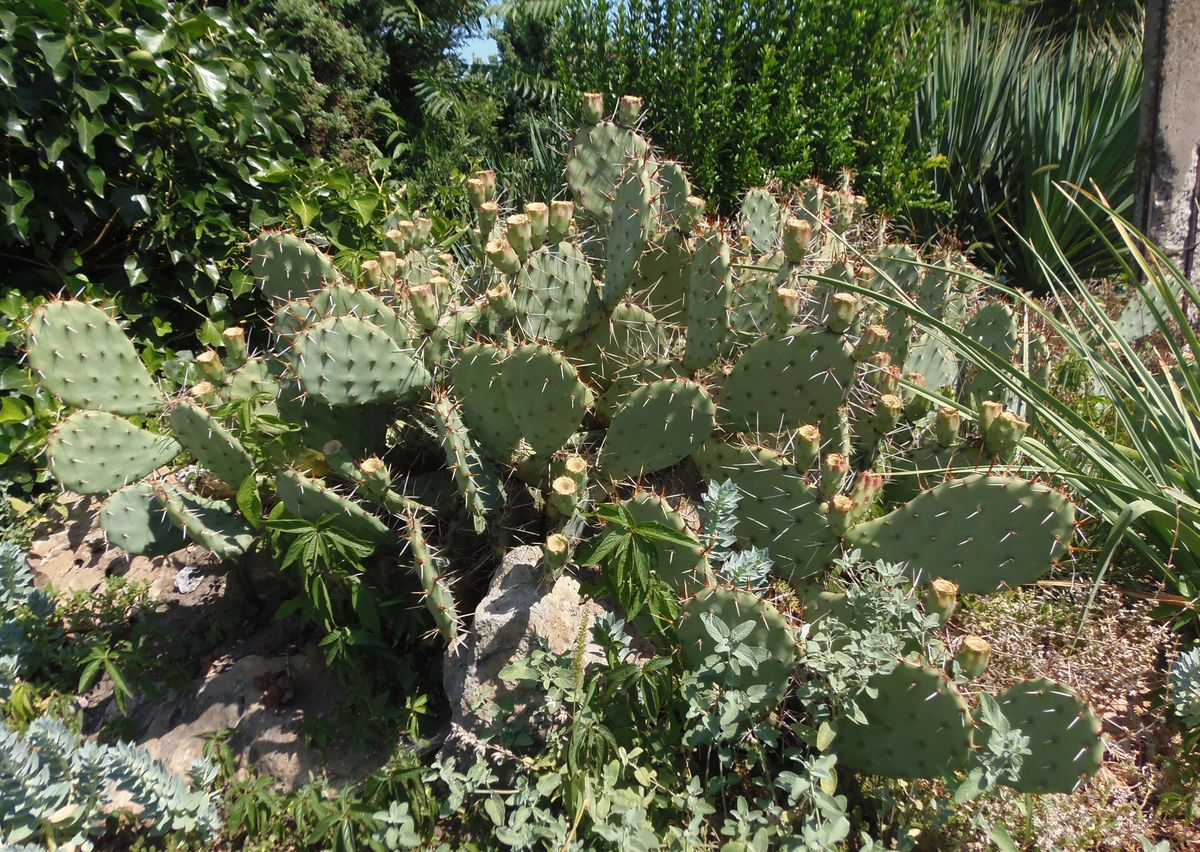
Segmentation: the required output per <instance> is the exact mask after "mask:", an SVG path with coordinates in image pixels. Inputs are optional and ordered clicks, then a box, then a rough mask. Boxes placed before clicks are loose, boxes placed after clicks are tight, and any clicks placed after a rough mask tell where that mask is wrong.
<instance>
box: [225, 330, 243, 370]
mask: <svg viewBox="0 0 1200 852" xmlns="http://www.w3.org/2000/svg"><path fill="white" fill-rule="evenodd" d="M221 343H222V344H223V345H224V346H225V368H226V369H228V370H236V369H238V368H239V367H241V366H242V365H243V364H245V363H246V359H247V358H248V357H249V354H248V353H247V352H246V331H245V329H243V328H241V327H240V326H236V325H235V326H232V327H231V328H227V329H225V330H224V331H222V332H221Z"/></svg>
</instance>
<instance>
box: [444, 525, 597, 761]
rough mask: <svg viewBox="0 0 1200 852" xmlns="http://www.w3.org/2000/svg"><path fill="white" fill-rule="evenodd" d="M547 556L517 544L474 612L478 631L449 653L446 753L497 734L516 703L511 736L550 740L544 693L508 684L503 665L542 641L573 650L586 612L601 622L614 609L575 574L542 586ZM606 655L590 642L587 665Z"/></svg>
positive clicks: (509, 729)
mask: <svg viewBox="0 0 1200 852" xmlns="http://www.w3.org/2000/svg"><path fill="white" fill-rule="evenodd" d="M541 558H542V551H541V548H540V547H533V546H525V547H518V548H515V549H514V550H512V551H510V552H509V553H508V555H507V556H505V557H504V560H503V561H502V562H501V564H500V568H499V570H498V571H497V572H496V575H495V577H493V578H492V583H491V586H490V587H489V589H488V593H487V595H486V596H485V597H484V599H483V600H482V601H481V602H480V604H479V607H478V608H477V609H476V610H475V622H474V625H473V627H472V630H471V634H470V635H469V636H468V638H467V639H466V640H465V641H464V642H463V643H462V645H461V646H460V647H459V648H458V649H457V651H456V652H455V654H454V655H453V656H449V655H448V656H447V659H446V665H445V670H444V685H445V688H446V695H447V697H448V698H449V701H450V707H451V713H452V716H451V722H450V732H449V734H448V736H447V739H446V745H445V746H444V748H443V751H442V754H443V756H447V755H450V754H457V753H461V752H465V751H466V750H468V749H472V748H478V746H479V744H480V740H483V739H490V738H493V737H495V736H496V735H497V734H498V733H499V728H500V723H504V722H505V721H506V720H505V716H506V715H508V714H509V711H508V709H507V708H508V707H509V706H511V719H509V720H508V724H507V725H506V726H505V728H506V732H507V734H508V735H511V734H513V733H514V732H516V731H522V730H523V731H524V732H525V733H527V734H529V735H531V736H533V737H535V738H538V739H542V738H544V735H545V733H546V731H545V730H544V727H545V725H544V723H545V721H546V720H544V719H539V718H538V715H537V713H536V712H535V711H538V710H540V709H542V708H543V706H544V701H543V700H542V696H541V695H540V694H539V693H538V692H537V691H536V690H533V689H532V688H531V687H528V686H525V685H522V684H516V683H505V682H504V681H502V680H501V679H500V678H499V673H500V671H501V669H503V668H504V667H505V666H507V665H508V664H509V663H512V662H516V661H517V660H520V659H522V658H525V657H528V656H529V655H530V653H531V652H532V651H534V650H535V649H537V648H538V647H539V645H540V643H542V642H545V644H546V646H547V647H548V648H549V649H550V651H552V652H554V653H557V654H565V653H571V652H572V651H573V649H574V648H575V643H576V640H577V638H578V635H579V625H580V621H581V620H582V619H583V616H584V614H585V613H586V614H587V615H588V617H589V618H590V619H591V622H592V623H594V622H595V619H596V617H597V616H600V615H603V614H604V613H606V612H610V610H609V609H608V608H606V607H605V606H603V605H602V604H601V603H598V602H596V601H591V600H584V599H582V598H581V597H580V594H579V581H577V580H576V579H575V578H573V577H569V576H566V575H565V574H564V575H563V576H561V577H559V578H558V580H556V581H555V582H554V584H553V585H552V586H549V587H548V588H547V587H546V586H545V585H544V584H542V583H541V576H542V571H541V569H540V568H539V563H540V562H541ZM603 659H604V655H603V653H602V651H601V649H600V648H599V646H597V645H596V644H594V643H592V642H591V641H590V639H589V643H588V646H587V649H586V651H585V653H584V661H585V665H586V664H589V663H592V662H595V661H598V660H603ZM505 738H507V739H511V737H510V736H506V737H505Z"/></svg>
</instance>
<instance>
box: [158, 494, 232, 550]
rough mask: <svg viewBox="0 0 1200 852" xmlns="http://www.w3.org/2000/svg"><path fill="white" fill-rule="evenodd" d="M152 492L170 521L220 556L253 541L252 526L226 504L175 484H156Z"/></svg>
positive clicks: (197, 542) (193, 539)
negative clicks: (173, 485) (163, 485)
mask: <svg viewBox="0 0 1200 852" xmlns="http://www.w3.org/2000/svg"><path fill="white" fill-rule="evenodd" d="M154 493H155V496H157V497H158V499H159V500H160V501H161V502H162V504H163V506H164V507H165V508H166V510H167V516H168V517H170V519H171V522H172V523H174V524H175V525H176V526H177V527H179V528H180V529H182V530H183V531H184V533H185V534H186V535H187V537H188V538H190V539H191V540H192V541H194V542H196V544H198V545H200V546H201V547H204V548H207V549H208V550H211V551H212V552H213V553H215V554H216V555H217V556H219V557H221V558H222V559H233V558H234V557H237V556H241V555H242V554H244V553H245V552H246V551H247V550H249V549H250V545H252V544H253V543H254V530H252V529H251V528H250V525H249V524H248V523H246V521H245V520H244V519H243V518H242V517H241V516H240V515H238V514H236V512H235V510H234V508H233V507H232V506H231V505H230V504H228V503H225V502H222V501H221V500H209V499H207V498H205V497H200V496H197V495H195V494H191V493H189V492H187V491H183V490H181V489H175V488H163V487H159V488H155V489H154Z"/></svg>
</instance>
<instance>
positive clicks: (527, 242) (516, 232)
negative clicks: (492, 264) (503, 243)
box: [504, 213, 533, 261]
mask: <svg viewBox="0 0 1200 852" xmlns="http://www.w3.org/2000/svg"><path fill="white" fill-rule="evenodd" d="M505 222H506V224H507V225H508V230H507V231H506V232H505V234H504V235H505V236H506V237H507V238H508V244H509V245H510V246H512V247H513V251H515V252H516V253H517V257H519V258H520V259H521V260H522V261H524V260H525V258H527V257H529V249H530V246H531V244H532V243H533V226H532V223H531V222H530V221H529V217H528V216H526V215H525V214H524V213H517V214H515V215H513V216H509V217H508V219H506V220H505Z"/></svg>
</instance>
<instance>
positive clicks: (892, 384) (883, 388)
mask: <svg viewBox="0 0 1200 852" xmlns="http://www.w3.org/2000/svg"><path fill="white" fill-rule="evenodd" d="M879 354H880V355H888V353H886V352H880V353H879ZM876 357H878V356H876ZM891 359H892V356H891V355H888V360H889V361H891ZM872 378H873V380H874V381H873V382H872V384H874V385H875V388H876V389H877V390H878V391H879V392H880V393H881V394H889V393H890V394H892V395H893V396H897V395H899V393H900V368H899V367H897V366H895V365H894V364H891V365H889V364H885V365H883V367H882V368H881V369H879V370H877V371H876V372H875V373H874V375H873V376H872Z"/></svg>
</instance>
